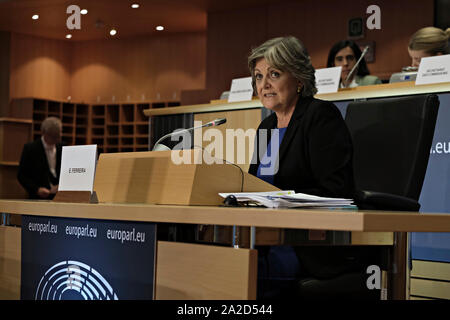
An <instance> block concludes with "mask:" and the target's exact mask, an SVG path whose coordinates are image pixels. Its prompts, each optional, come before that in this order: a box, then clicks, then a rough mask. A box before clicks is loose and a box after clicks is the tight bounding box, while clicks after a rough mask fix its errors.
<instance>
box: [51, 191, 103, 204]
mask: <svg viewBox="0 0 450 320" xmlns="http://www.w3.org/2000/svg"><path fill="white" fill-rule="evenodd" d="M53 201H55V202H75V203H98V198H97V193H96V192H95V191H93V192H90V191H58V192H57V193H56V195H55V197H54V198H53Z"/></svg>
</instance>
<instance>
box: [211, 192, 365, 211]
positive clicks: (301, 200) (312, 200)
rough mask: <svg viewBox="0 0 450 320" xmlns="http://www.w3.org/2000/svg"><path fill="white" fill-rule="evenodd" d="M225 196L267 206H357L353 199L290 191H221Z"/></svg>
mask: <svg viewBox="0 0 450 320" xmlns="http://www.w3.org/2000/svg"><path fill="white" fill-rule="evenodd" d="M219 195H220V196H221V197H223V198H226V197H227V196H229V195H234V196H235V197H236V199H237V201H238V202H250V203H255V204H257V205H261V206H265V207H267V208H298V207H304V208H305V207H311V208H356V206H355V205H353V200H352V199H343V198H324V197H318V196H313V195H309V194H305V193H295V192H294V191H292V190H288V191H271V192H237V193H219Z"/></svg>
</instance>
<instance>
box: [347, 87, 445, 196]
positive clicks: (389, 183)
mask: <svg viewBox="0 0 450 320" xmlns="http://www.w3.org/2000/svg"><path fill="white" fill-rule="evenodd" d="M438 108H439V99H438V97H437V96H436V95H433V94H428V95H416V96H408V97H399V98H386V99H376V100H369V101H358V102H352V103H350V104H349V105H348V108H347V113H346V116H345V122H346V123H347V126H348V128H349V130H350V133H351V135H352V139H353V148H354V157H353V165H354V175H355V183H356V188H357V189H359V190H370V191H377V192H385V193H391V194H396V195H400V196H405V197H409V198H412V199H415V200H418V199H419V196H420V192H421V190H422V185H423V180H424V178H425V172H426V169H427V165H428V159H429V156H430V149H431V144H432V141H433V135H434V128H435V124H436V118H437V114H438Z"/></svg>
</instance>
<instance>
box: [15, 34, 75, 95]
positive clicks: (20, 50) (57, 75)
mask: <svg viewBox="0 0 450 320" xmlns="http://www.w3.org/2000/svg"><path fill="white" fill-rule="evenodd" d="M71 59H72V44H71V43H69V42H66V41H61V40H51V39H45V38H38V37H33V36H28V35H23V34H17V33H13V34H12V35H11V71H10V73H11V75H10V99H14V98H24V97H36V98H44V99H57V100H65V99H67V97H68V96H69V95H70V74H71Z"/></svg>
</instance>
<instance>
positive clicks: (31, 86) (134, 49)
mask: <svg viewBox="0 0 450 320" xmlns="http://www.w3.org/2000/svg"><path fill="white" fill-rule="evenodd" d="M205 65H206V35H205V34H204V33H190V34H176V35H167V36H158V37H145V36H140V37H134V38H128V39H111V40H102V41H82V42H70V41H59V40H51V39H45V38H39V37H33V36H28V35H22V34H13V35H12V40H11V76H10V99H14V98H24V97H38V98H44V99H55V100H66V99H68V97H70V99H72V101H76V102H88V103H93V102H97V101H99V100H100V101H101V102H106V101H107V102H111V101H113V100H114V101H142V100H146V101H149V100H151V101H157V100H162V101H172V100H174V101H179V100H180V92H181V90H190V89H203V88H204V87H205V68H206V67H205Z"/></svg>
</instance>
